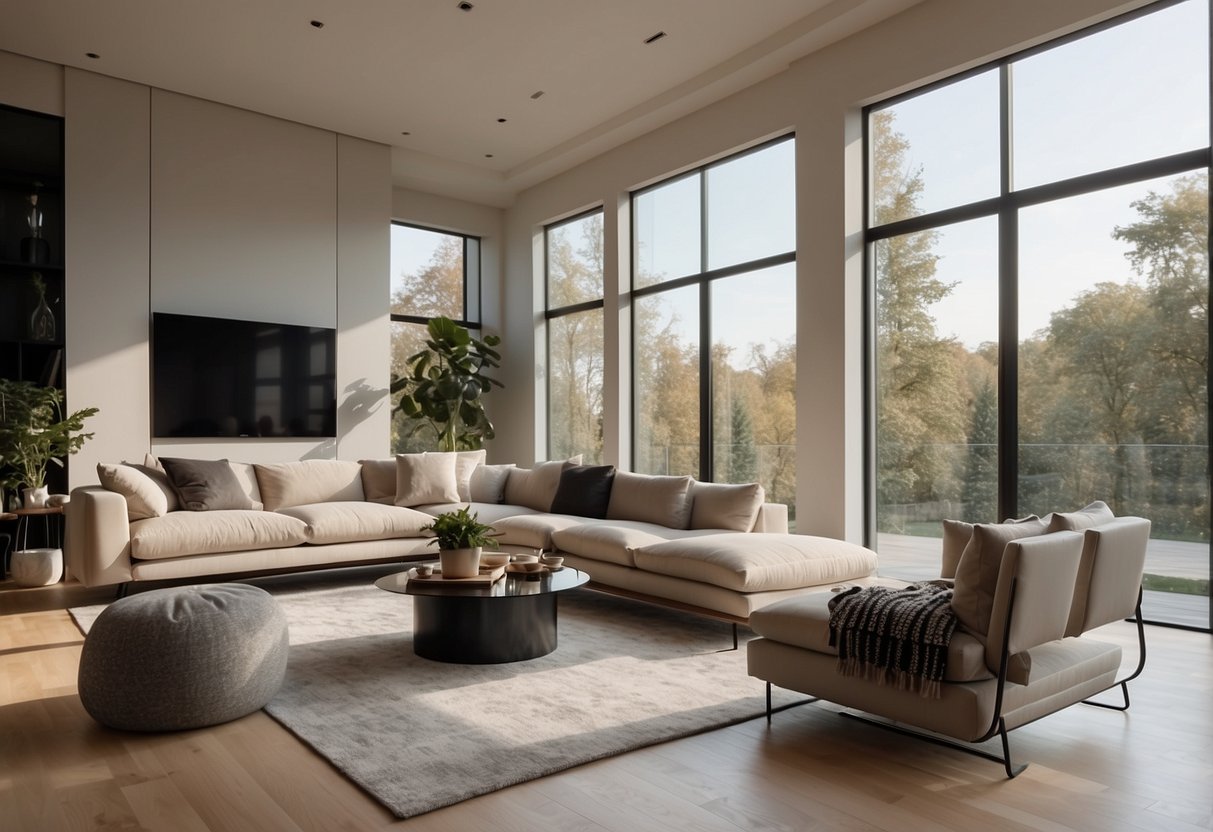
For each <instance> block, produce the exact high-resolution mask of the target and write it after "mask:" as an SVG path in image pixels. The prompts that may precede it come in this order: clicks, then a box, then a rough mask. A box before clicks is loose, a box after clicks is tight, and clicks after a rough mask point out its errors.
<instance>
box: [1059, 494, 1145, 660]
mask: <svg viewBox="0 0 1213 832" xmlns="http://www.w3.org/2000/svg"><path fill="white" fill-rule="evenodd" d="M1149 542H1150V521H1149V520H1146V519H1145V518H1143V517H1118V518H1116V519H1115V520H1112V521H1111V522H1109V523H1104V524H1102V525H1099V526H1095V527H1092V528H1089V529H1087V530H1086V531H1084V532H1083V549H1082V561H1081V563H1080V564H1079V567H1078V577H1077V578H1076V579H1075V583H1074V600H1073V603H1072V604H1071V607H1070V620H1069V623H1068V625H1067V626H1066V635H1068V636H1077V635H1082V634H1083V633H1085V632H1087V631H1088V630H1092V629H1094V628H1096V627H1102V626H1103V625H1104V624H1110V623H1111V622H1113V621H1120V620H1122V619H1125V618H1132V617H1133V615H1134V613H1135V612H1136V610H1137V598H1138V594H1139V592H1140V591H1141V579H1142V575H1143V573H1144V572H1145V568H1146V547H1147V545H1148V544H1149Z"/></svg>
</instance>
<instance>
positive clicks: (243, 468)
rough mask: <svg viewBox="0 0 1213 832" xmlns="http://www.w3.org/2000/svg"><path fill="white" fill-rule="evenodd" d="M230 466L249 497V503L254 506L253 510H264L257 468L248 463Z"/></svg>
mask: <svg viewBox="0 0 1213 832" xmlns="http://www.w3.org/2000/svg"><path fill="white" fill-rule="evenodd" d="M228 465H230V466H232V473H233V474H235V475H236V482H238V483H240V488H241V489H242V490H243V491H244V496H246V497H248V498H249V502H251V503H252V504H253V510H254V511H262V510H264V509H265V503H264V502H263V501H262V499H261V485H260V483H258V482H257V466H256V465H253V464H251V463H248V462H229V463H228Z"/></svg>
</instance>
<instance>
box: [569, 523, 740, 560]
mask: <svg viewBox="0 0 1213 832" xmlns="http://www.w3.org/2000/svg"><path fill="white" fill-rule="evenodd" d="M707 534H716V532H710V531H706V530H699V531H690V530H682V529H671V528H669V527H668V526H660V525H658V524H656V523H642V522H640V521H638V520H598V521H588V522H585V523H583V524H582V525H580V526H571V527H569V528H567V529H559V530H556V531H553V532H552V545H553V546H555V548H557V549H559V550H560V551H562V552H567V553H569V554H571V555H580V556H581V557H583V558H590V559H592V560H599V561H603V562H606V563H617V564H619V565H621V566H633V567H634V566H635V565H636V559H635V556H634V555H635V552H636V550H637V549H639V548H640V547H641V546H648V545H650V544H653V543H664V542H665V541H667V540H681V539H684V538H688V537H701V536H703V535H707Z"/></svg>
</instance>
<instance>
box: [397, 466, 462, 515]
mask: <svg viewBox="0 0 1213 832" xmlns="http://www.w3.org/2000/svg"><path fill="white" fill-rule="evenodd" d="M457 502H459V485H458V479H457V478H456V474H455V454H451V453H420V454H396V505H398V506H407V507H412V506H424V505H430V504H432V503H457Z"/></svg>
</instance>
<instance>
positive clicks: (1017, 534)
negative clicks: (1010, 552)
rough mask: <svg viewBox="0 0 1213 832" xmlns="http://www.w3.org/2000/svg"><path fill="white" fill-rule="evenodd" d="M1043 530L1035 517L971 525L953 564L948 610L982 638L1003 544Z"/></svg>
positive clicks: (1038, 533) (991, 602)
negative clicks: (958, 558) (971, 530)
mask: <svg viewBox="0 0 1213 832" xmlns="http://www.w3.org/2000/svg"><path fill="white" fill-rule="evenodd" d="M1044 533H1045V523H1044V521H1042V520H1041V519H1040V518H1038V517H1037V518H1028V519H1026V520H1025V521H1023V522H1016V523H978V524H976V525H975V526H973V536H972V537H971V538H970V539H969V543H968V545H967V546H965V550H964V552H963V554H961V556H960V563H959V564H958V565H957V567H956V587H955V591H954V592H953V594H952V610H953V611H954V612H955V613H956V617H957V618H958V619H959V620H960V623H961V624H963V625H964V626H965V627H967V628H968V629H969V631H970V632H972V633H974V634H976V635H978V636H981V637H983V638H984V637H985V635H986V633H988V632H989V630H990V612H991V609H992V608H993V604H994V591H995V590H996V589H997V587H998V572H999V569H1000V568H1001V567H1002V553H1003V550H1005V549H1006V547H1007V544H1008V543H1010V542H1011V541H1012V540H1018V539H1019V538H1022V537H1035V536H1037V535H1042V534H1044Z"/></svg>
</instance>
